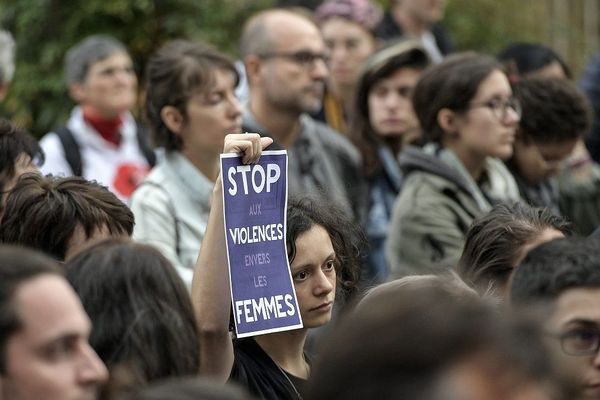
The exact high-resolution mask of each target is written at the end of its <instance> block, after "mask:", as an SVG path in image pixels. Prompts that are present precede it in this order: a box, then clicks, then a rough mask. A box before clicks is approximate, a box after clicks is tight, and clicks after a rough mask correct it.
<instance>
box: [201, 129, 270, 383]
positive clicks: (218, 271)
mask: <svg viewBox="0 0 600 400" xmlns="http://www.w3.org/2000/svg"><path fill="white" fill-rule="evenodd" d="M272 142H273V140H272V139H270V138H261V137H260V136H259V135H258V134H256V133H247V134H231V135H227V136H226V137H225V144H224V146H223V152H224V153H238V154H243V159H242V161H243V163H244V164H251V163H254V162H256V161H258V159H259V158H260V154H261V153H262V150H263V149H264V148H265V147H267V146H269V145H270V144H271V143H272ZM192 302H193V305H194V310H195V313H196V318H197V320H198V329H199V333H200V373H201V374H202V375H209V376H211V377H214V378H216V379H218V380H219V381H221V382H225V381H226V380H227V378H228V377H229V374H230V373H231V368H232V366H233V344H232V342H231V337H230V335H229V313H230V308H231V296H230V293H229V269H228V266H227V247H226V244H225V227H224V226H223V200H222V187H221V176H219V177H218V178H217V181H216V183H215V187H214V189H213V195H212V200H211V210H210V215H209V217H208V225H207V226H206V234H205V236H204V241H203V242H202V247H201V249H200V255H199V256H198V261H197V262H196V270H195V271H194V279H193V281H192Z"/></svg>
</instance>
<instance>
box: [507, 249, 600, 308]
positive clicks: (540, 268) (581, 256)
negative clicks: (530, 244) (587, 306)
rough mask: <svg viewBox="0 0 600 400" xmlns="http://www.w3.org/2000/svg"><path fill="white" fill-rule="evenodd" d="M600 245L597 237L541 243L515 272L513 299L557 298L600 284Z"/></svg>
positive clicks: (529, 301) (520, 300) (532, 300)
mask: <svg viewBox="0 0 600 400" xmlns="http://www.w3.org/2000/svg"><path fill="white" fill-rule="evenodd" d="M599 248H600V238H597V237H589V238H567V239H556V240H552V241H551V242H547V243H543V244H541V245H539V246H537V247H536V248H534V249H533V250H531V251H530V252H529V253H527V256H526V257H525V259H524V260H523V261H522V262H521V263H520V264H519V267H518V268H517V270H516V271H515V273H514V274H513V278H512V283H511V288H510V294H511V301H512V302H514V303H517V304H520V303H531V302H544V301H554V300H556V299H557V298H558V296H560V295H561V294H562V292H564V291H565V290H568V289H571V288H585V287H600V258H599V257H598V249H599Z"/></svg>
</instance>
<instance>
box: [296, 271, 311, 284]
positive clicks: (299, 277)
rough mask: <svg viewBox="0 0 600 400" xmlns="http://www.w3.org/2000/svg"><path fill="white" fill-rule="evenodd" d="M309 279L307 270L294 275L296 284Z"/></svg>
mask: <svg viewBox="0 0 600 400" xmlns="http://www.w3.org/2000/svg"><path fill="white" fill-rule="evenodd" d="M307 278H308V271H306V270H302V271H300V272H296V273H295V274H294V280H295V281H296V282H302V281H305V280H306V279H307Z"/></svg>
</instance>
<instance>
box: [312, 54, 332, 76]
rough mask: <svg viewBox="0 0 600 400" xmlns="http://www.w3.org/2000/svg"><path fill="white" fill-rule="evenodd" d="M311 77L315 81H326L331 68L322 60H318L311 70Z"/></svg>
mask: <svg viewBox="0 0 600 400" xmlns="http://www.w3.org/2000/svg"><path fill="white" fill-rule="evenodd" d="M311 76H312V78H313V79H314V80H324V79H326V78H327V77H328V76H329V67H328V66H327V63H326V62H325V60H324V59H322V58H317V59H316V60H315V61H314V64H313V65H312V69H311Z"/></svg>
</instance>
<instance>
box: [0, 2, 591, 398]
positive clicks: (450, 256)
mask: <svg viewBox="0 0 600 400" xmlns="http://www.w3.org/2000/svg"><path fill="white" fill-rule="evenodd" d="M282 3H283V2H282ZM314 3H315V4H314V5H313V8H312V9H311V8H300V7H283V6H281V7H275V8H270V9H266V10H263V11H260V12H258V13H256V14H254V15H252V16H250V17H249V18H248V19H247V21H246V23H245V25H244V27H243V31H242V36H241V39H240V60H238V61H237V62H236V61H235V60H232V59H230V58H229V57H228V56H226V55H225V54H223V53H222V52H221V51H219V50H218V49H216V48H215V47H214V46H212V45H211V44H209V43H203V42H200V41H195V40H190V39H184V38H181V39H176V40H171V41H169V42H167V43H163V44H161V45H160V46H157V48H156V50H155V52H154V54H153V55H152V56H151V57H150V58H149V60H148V62H147V65H146V66H145V74H144V81H143V82H142V83H141V84H140V86H141V87H142V88H143V92H144V98H143V104H144V106H143V115H139V116H135V115H134V112H133V110H134V109H135V106H136V104H137V102H138V99H137V93H138V78H137V76H136V74H135V72H134V69H133V67H132V65H133V62H132V59H131V56H130V55H129V53H128V50H127V46H126V45H125V44H124V43H121V42H120V41H118V40H117V39H115V38H113V37H111V36H109V35H106V34H97V35H92V36H89V37H86V38H83V39H82V40H81V41H80V42H79V43H77V44H75V45H74V46H73V47H72V48H70V49H69V51H68V52H67V53H66V54H65V58H64V60H65V64H64V78H65V84H66V88H67V89H68V94H69V96H70V97H71V98H72V99H73V101H74V102H75V104H76V106H75V107H74V109H73V111H72V113H71V116H70V117H69V119H68V121H66V122H65V123H64V125H61V126H59V127H57V128H56V129H54V130H53V131H52V132H49V133H47V134H46V135H44V136H43V137H42V138H41V139H40V140H39V141H38V140H36V139H35V138H34V137H33V136H32V135H31V134H30V133H29V132H27V131H26V130H25V129H23V128H20V127H17V126H15V125H14V124H12V123H11V122H10V121H9V120H8V119H5V118H0V399H7V400H11V399H14V400H34V399H35V400H39V399H47V400H59V399H61V400H86V399H88V400H96V399H101V400H128V399H129V400H161V399H162V400H167V399H169V400H177V399H207V400H210V399H223V400H225V399H230V400H241V399H292V400H296V399H315V400H317V399H342V398H343V399H348V398H349V399H382V400H383V399H406V400H488V399H489V400H495V399H503V400H511V399H512V400H523V399H531V400H567V399H586V400H600V354H599V350H600V253H596V252H597V251H600V250H599V249H600V238H599V237H598V236H600V165H599V164H598V161H600V156H599V155H598V148H597V147H598V146H597V142H598V140H599V139H598V138H599V137H600V130H598V127H597V125H598V123H597V119H598V113H594V111H595V110H596V109H598V108H600V102H598V101H597V98H598V93H597V92H598V90H597V87H598V82H600V81H599V79H600V77H595V76H594V74H596V73H597V70H598V68H597V67H596V68H594V67H593V65H592V66H590V67H589V68H588V69H587V70H586V71H585V73H584V75H583V78H582V81H581V84H580V85H578V84H577V83H576V82H575V81H574V77H573V74H572V72H571V70H570V68H569V66H568V65H567V64H566V63H565V62H564V61H563V60H562V59H561V57H560V56H559V55H558V54H557V53H556V52H554V51H553V50H552V49H551V48H549V47H547V46H545V45H543V44H539V43H525V42H523V43H510V44H508V43H507V46H506V48H505V49H504V50H503V51H501V52H500V53H499V54H497V55H492V54H484V53H478V52H474V51H462V52H457V51H456V48H455V46H454V45H453V43H452V41H451V39H450V37H451V36H450V35H449V33H448V32H446V31H445V30H444V28H443V27H442V25H441V20H442V18H443V16H444V5H445V2H444V1H443V0H438V1H435V0H431V1H422V0H393V1H392V2H391V3H392V4H391V6H390V9H389V10H387V11H385V12H383V10H381V9H380V7H379V6H378V5H377V4H376V3H374V2H371V1H370V0H324V1H321V2H314ZM17 50H18V49H17ZM14 53H15V43H14V40H13V39H12V37H11V35H10V34H9V33H8V32H0V101H1V99H2V98H3V97H4V95H5V94H6V92H7V91H9V90H10V82H11V79H12V78H13V75H14V69H15V56H14ZM592 63H597V60H593V61H592ZM242 94H243V96H242ZM594 115H595V118H594ZM265 150H286V151H287V154H288V171H287V184H288V193H289V201H287V203H286V204H287V219H286V224H285V236H284V237H285V244H286V249H287V259H288V263H285V264H283V265H282V268H287V267H288V265H289V276H290V277H291V280H292V283H293V287H294V291H295V295H296V298H297V302H298V310H299V313H300V315H301V318H302V325H303V327H302V328H300V329H293V330H285V331H281V332H275V333H267V334H261V335H254V336H250V337H236V334H235V333H234V331H233V330H232V317H233V314H232V304H231V303H232V300H231V294H230V288H231V286H230V276H229V269H228V267H229V258H228V254H227V243H226V235H225V224H224V219H225V215H224V214H225V211H224V205H223V187H222V184H221V179H222V177H221V172H220V166H219V165H220V164H219V163H220V155H221V154H223V153H225V154H237V155H239V156H241V161H242V163H243V164H253V163H256V162H257V161H258V160H259V159H260V157H261V155H262V153H263V151H265Z"/></svg>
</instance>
